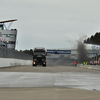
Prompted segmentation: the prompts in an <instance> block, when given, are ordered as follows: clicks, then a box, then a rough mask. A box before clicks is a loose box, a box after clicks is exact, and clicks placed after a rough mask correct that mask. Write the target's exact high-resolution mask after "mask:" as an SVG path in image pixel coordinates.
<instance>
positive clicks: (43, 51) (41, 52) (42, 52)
mask: <svg viewBox="0 0 100 100" xmlns="http://www.w3.org/2000/svg"><path fill="white" fill-rule="evenodd" d="M34 54H45V50H34Z"/></svg>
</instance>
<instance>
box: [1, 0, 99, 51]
mask: <svg viewBox="0 0 100 100" xmlns="http://www.w3.org/2000/svg"><path fill="white" fill-rule="evenodd" d="M9 19H18V21H16V22H14V23H13V24H12V26H11V28H16V29H17V30H18V35H17V40H18V44H17V47H16V49H18V50H25V49H33V48H34V47H45V48H46V49H48V48H50V49H52V48H69V49H70V48H72V47H75V45H76V44H77V40H79V38H81V37H85V39H86V38H87V37H90V36H91V35H94V34H95V33H96V32H100V0H0V21H4V20H9ZM86 36H87V37H86Z"/></svg>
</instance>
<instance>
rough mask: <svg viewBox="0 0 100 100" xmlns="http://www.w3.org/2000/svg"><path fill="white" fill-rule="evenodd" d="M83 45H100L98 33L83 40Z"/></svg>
mask: <svg viewBox="0 0 100 100" xmlns="http://www.w3.org/2000/svg"><path fill="white" fill-rule="evenodd" d="M84 43H87V44H95V45H100V32H97V33H95V35H92V36H91V37H90V38H87V39H85V40H84Z"/></svg>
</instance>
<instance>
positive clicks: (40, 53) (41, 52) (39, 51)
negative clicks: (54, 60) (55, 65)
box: [33, 47, 46, 67]
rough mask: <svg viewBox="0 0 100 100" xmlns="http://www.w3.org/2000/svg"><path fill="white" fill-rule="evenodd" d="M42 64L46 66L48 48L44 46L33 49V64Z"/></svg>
mask: <svg viewBox="0 0 100 100" xmlns="http://www.w3.org/2000/svg"><path fill="white" fill-rule="evenodd" d="M37 65H42V66H44V67H46V50H45V48H42V47H37V48H34V50H33V66H37Z"/></svg>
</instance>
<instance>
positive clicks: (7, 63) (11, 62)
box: [0, 58, 32, 67]
mask: <svg viewBox="0 0 100 100" xmlns="http://www.w3.org/2000/svg"><path fill="white" fill-rule="evenodd" d="M22 65H32V60H21V59H11V58H0V67H13V66H22Z"/></svg>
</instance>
